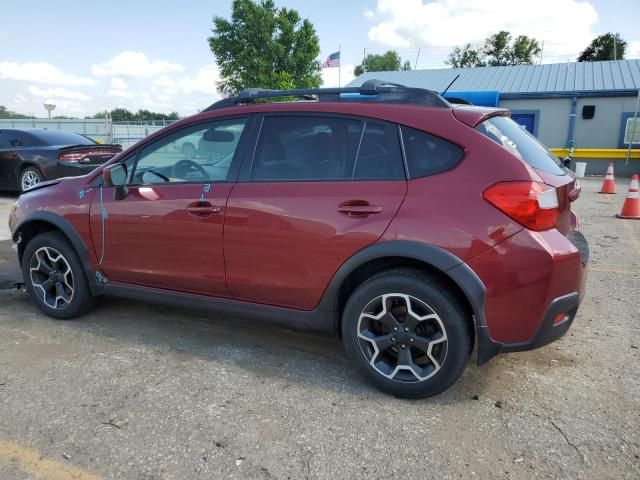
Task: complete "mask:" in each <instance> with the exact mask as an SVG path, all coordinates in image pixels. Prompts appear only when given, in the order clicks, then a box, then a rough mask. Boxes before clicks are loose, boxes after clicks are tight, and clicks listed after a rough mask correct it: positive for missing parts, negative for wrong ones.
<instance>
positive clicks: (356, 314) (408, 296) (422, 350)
mask: <svg viewBox="0 0 640 480" xmlns="http://www.w3.org/2000/svg"><path fill="white" fill-rule="evenodd" d="M467 322H468V319H467V318H466V315H465V308H464V306H463V304H462V303H461V302H460V300H459V299H458V298H457V297H456V296H455V295H454V294H453V293H452V292H451V291H450V289H449V288H448V285H447V284H446V283H445V282H442V281H441V280H440V279H439V278H438V277H437V276H435V275H430V274H427V273H424V272H421V271H418V270H414V269H408V268H407V269H394V270H388V271H385V272H381V273H379V274H377V275H375V276H373V277H371V278H370V279H368V280H366V281H365V282H363V283H362V284H361V285H360V286H359V287H358V288H356V290H355V291H354V292H353V293H352V294H351V296H350V297H349V300H348V301H347V304H346V306H345V309H344V312H343V315H342V338H343V342H344V344H345V348H346V350H347V353H348V355H349V357H350V358H351V360H352V361H353V362H354V363H355V364H356V365H357V367H358V369H359V370H360V371H361V372H362V373H363V374H364V376H365V377H366V378H367V379H368V380H369V381H370V382H371V383H372V384H373V385H375V386H376V387H377V388H379V389H380V390H382V391H385V392H387V393H390V394H392V395H395V396H397V397H403V398H424V397H430V396H433V395H437V394H438V393H441V392H443V391H444V390H446V389H447V388H449V387H450V386H451V385H453V383H455V381H456V380H457V379H458V378H459V377H460V375H461V374H462V371H463V370H464V367H465V364H466V361H467V359H468V358H469V354H470V351H471V338H470V334H469V328H468V323H467Z"/></svg>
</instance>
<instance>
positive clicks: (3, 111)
mask: <svg viewBox="0 0 640 480" xmlns="http://www.w3.org/2000/svg"><path fill="white" fill-rule="evenodd" d="M0 118H30V117H29V115H23V114H22V113H16V112H12V111H11V110H7V107H5V106H4V105H0Z"/></svg>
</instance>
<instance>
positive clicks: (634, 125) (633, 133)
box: [622, 90, 640, 165]
mask: <svg viewBox="0 0 640 480" xmlns="http://www.w3.org/2000/svg"><path fill="white" fill-rule="evenodd" d="M638 104H640V90H638V97H637V98H636V109H635V111H634V112H633V123H632V124H631V125H632V126H631V138H629V145H628V146H627V161H626V162H625V165H629V158H631V145H632V144H633V141H634V140H635V137H636V130H638V124H637V122H638ZM628 121H629V120H627V122H628ZM622 140H623V141H624V138H623V139H622Z"/></svg>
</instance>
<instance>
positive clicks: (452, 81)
mask: <svg viewBox="0 0 640 480" xmlns="http://www.w3.org/2000/svg"><path fill="white" fill-rule="evenodd" d="M459 76H460V74H458V75H456V78H454V79H453V80H451V83H450V84H449V85H447V88H445V89H444V90H443V91H442V93H441V94H440V96H441V97H444V94H445V93H447V91H448V90H449V88H451V85H453V84H454V83H455V81H456V80H457V79H458V77H459Z"/></svg>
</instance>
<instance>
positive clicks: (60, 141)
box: [29, 130, 96, 145]
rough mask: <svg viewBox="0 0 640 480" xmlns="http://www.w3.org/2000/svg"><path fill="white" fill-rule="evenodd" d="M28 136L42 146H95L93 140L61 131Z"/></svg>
mask: <svg viewBox="0 0 640 480" xmlns="http://www.w3.org/2000/svg"><path fill="white" fill-rule="evenodd" d="M29 134H30V135H32V136H33V137H35V138H36V139H37V140H38V143H41V144H44V145H95V143H96V142H94V141H93V140H91V139H89V138H87V137H83V136H82V135H79V134H77V133H73V132H65V131H63V130H43V131H41V132H29Z"/></svg>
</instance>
